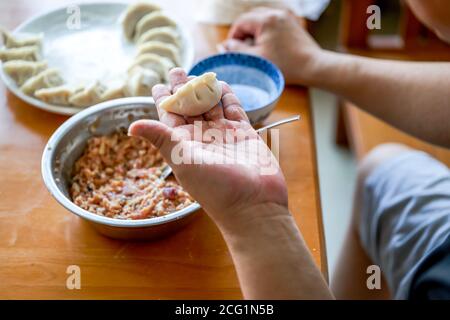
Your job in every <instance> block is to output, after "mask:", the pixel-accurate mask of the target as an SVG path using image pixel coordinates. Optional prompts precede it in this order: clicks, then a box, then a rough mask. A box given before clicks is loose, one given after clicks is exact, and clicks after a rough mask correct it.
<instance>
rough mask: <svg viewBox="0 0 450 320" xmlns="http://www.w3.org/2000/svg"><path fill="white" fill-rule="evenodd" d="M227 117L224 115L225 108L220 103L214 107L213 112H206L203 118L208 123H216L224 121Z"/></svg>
mask: <svg viewBox="0 0 450 320" xmlns="http://www.w3.org/2000/svg"><path fill="white" fill-rule="evenodd" d="M224 117H225V116H224V114H223V108H222V105H221V104H220V103H218V104H217V105H215V106H214V108H212V109H211V110H209V111H207V112H205V113H204V114H203V118H205V120H206V121H214V120H219V119H223V118H224Z"/></svg>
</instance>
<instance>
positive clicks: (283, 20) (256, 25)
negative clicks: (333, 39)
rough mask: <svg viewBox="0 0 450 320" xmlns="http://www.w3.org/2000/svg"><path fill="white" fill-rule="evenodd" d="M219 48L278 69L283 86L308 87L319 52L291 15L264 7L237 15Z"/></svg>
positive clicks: (319, 49)
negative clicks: (255, 57) (257, 58)
mask: <svg viewBox="0 0 450 320" xmlns="http://www.w3.org/2000/svg"><path fill="white" fill-rule="evenodd" d="M248 40H250V41H248ZM222 45H223V48H224V49H225V50H226V51H238V52H243V53H249V54H254V55H258V56H262V57H264V58H267V59H269V60H271V61H272V62H274V63H275V64H276V65H278V67H280V69H281V71H282V72H283V74H284V77H285V78H286V83H288V84H302V85H309V84H310V82H311V79H310V78H311V77H312V76H313V75H314V66H315V64H316V62H317V61H318V60H319V56H320V54H321V52H322V50H321V48H320V47H319V46H318V45H317V43H316V42H315V41H314V39H313V38H312V37H311V36H310V35H309V34H308V32H307V31H306V30H305V29H304V28H303V27H302V26H301V25H300V23H299V21H298V20H297V18H296V16H295V15H294V14H293V13H291V12H290V11H287V10H282V9H272V8H264V7H260V8H255V9H253V10H251V11H249V12H247V13H245V14H243V15H241V16H240V17H239V18H238V19H237V20H236V22H235V23H234V24H233V26H232V27H231V29H230V32H229V34H228V39H227V40H225V41H224V42H223V43H222Z"/></svg>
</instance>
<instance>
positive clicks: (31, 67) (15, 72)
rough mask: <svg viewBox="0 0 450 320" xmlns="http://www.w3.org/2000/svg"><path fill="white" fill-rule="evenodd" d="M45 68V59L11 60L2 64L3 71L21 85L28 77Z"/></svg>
mask: <svg viewBox="0 0 450 320" xmlns="http://www.w3.org/2000/svg"><path fill="white" fill-rule="evenodd" d="M46 68H47V62H45V61H23V60H11V61H7V62H5V63H4V64H3V71H5V73H6V74H7V75H9V76H10V77H11V78H12V79H13V80H14V81H15V82H16V84H17V85H18V86H21V85H22V84H24V83H25V81H27V80H28V79H29V78H31V77H33V76H35V75H37V74H38V73H39V72H41V71H43V70H45V69H46Z"/></svg>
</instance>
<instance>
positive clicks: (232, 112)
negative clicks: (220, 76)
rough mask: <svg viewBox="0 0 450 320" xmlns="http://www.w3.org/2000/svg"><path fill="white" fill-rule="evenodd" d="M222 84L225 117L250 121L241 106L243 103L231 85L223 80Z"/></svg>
mask: <svg viewBox="0 0 450 320" xmlns="http://www.w3.org/2000/svg"><path fill="white" fill-rule="evenodd" d="M221 84H222V106H223V114H224V116H225V119H228V120H233V121H245V122H249V120H248V117H247V114H246V113H245V111H244V109H243V108H242V106H241V103H240V101H239V99H238V97H236V95H235V94H234V93H233V91H232V90H231V88H230V86H229V85H228V84H227V83H225V82H223V81H221Z"/></svg>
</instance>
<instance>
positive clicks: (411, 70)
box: [308, 51, 450, 147]
mask: <svg viewBox="0 0 450 320" xmlns="http://www.w3.org/2000/svg"><path fill="white" fill-rule="evenodd" d="M312 69H313V70H314V72H311V77H310V79H309V83H308V84H309V85H311V86H315V87H319V88H322V89H325V90H328V91H331V92H333V93H335V94H337V95H340V96H342V97H344V98H345V99H348V100H350V101H351V102H353V103H355V104H356V105H357V106H358V107H360V108H361V109H363V110H365V111H367V112H369V113H371V114H373V115H374V116H376V117H378V118H380V119H382V120H384V121H386V122H388V123H390V124H391V125H393V126H395V127H397V128H399V129H401V130H403V131H405V132H408V133H410V134H412V135H415V136H417V137H419V138H421V139H424V140H427V141H429V142H431V143H434V144H439V145H442V146H445V147H450V121H449V119H450V90H449V84H450V83H449V79H450V63H437V62H401V61H388V60H378V59H370V58H364V57H358V56H351V55H345V54H339V53H333V52H328V51H323V53H321V54H320V55H319V56H318V59H316V60H315V62H314V66H313V68H312Z"/></svg>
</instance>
